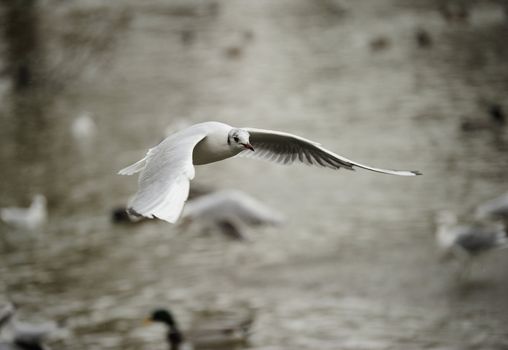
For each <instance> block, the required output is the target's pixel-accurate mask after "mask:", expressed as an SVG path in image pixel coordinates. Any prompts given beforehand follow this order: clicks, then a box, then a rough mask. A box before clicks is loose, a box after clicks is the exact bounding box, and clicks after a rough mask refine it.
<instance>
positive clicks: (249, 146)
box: [242, 143, 254, 152]
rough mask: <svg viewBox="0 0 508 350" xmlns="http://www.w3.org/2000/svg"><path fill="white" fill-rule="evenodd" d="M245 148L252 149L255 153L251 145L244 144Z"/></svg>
mask: <svg viewBox="0 0 508 350" xmlns="http://www.w3.org/2000/svg"><path fill="white" fill-rule="evenodd" d="M242 145H243V147H245V148H247V149H250V150H251V151H252V152H254V147H252V145H251V144H250V143H242Z"/></svg>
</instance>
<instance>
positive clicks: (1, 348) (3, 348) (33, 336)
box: [0, 304, 58, 350]
mask: <svg viewBox="0 0 508 350" xmlns="http://www.w3.org/2000/svg"><path fill="white" fill-rule="evenodd" d="M6 309H7V313H6V315H7V317H6V318H5V322H4V324H2V325H1V326H2V327H1V328H0V330H1V331H2V338H3V339H5V340H7V341H6V342H2V343H0V350H45V349H48V347H47V346H45V345H44V344H43V343H44V341H45V340H46V339H47V338H48V337H50V336H51V335H52V334H55V333H56V332H57V331H58V327H57V325H56V324H55V323H54V322H44V323H40V324H32V323H26V322H20V321H18V320H17V318H16V316H15V315H14V313H15V311H16V310H15V308H14V306H13V305H12V304H7V306H6ZM0 310H2V309H0ZM0 315H1V311H0ZM0 319H1V317H0Z"/></svg>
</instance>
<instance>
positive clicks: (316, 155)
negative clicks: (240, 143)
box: [239, 128, 421, 176]
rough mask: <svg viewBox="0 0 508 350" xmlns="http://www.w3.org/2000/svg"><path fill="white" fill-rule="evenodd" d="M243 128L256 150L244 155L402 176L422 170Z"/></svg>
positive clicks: (286, 135) (277, 133) (299, 138)
mask: <svg viewBox="0 0 508 350" xmlns="http://www.w3.org/2000/svg"><path fill="white" fill-rule="evenodd" d="M243 129H244V130H246V131H248V132H249V134H250V143H251V145H252V146H253V147H254V152H252V151H250V150H245V151H242V152H241V153H240V154H239V155H240V156H242V157H250V158H258V159H265V160H269V161H273V162H277V163H281V164H292V163H294V162H295V161H298V162H301V163H305V164H309V165H318V166H322V167H327V168H331V169H340V168H345V169H348V170H354V167H359V168H363V169H367V170H371V171H375V172H378V173H384V174H392V175H400V176H415V175H421V173H420V172H419V171H407V170H387V169H379V168H373V167H370V166H367V165H363V164H360V163H357V162H355V161H352V160H350V159H347V158H345V157H342V156H339V155H337V154H335V153H333V152H331V151H328V150H327V149H325V148H323V147H321V145H319V144H318V143H316V142H313V141H310V140H307V139H304V138H303V137H299V136H296V135H292V134H288V133H284V132H279V131H272V130H262V129H254V128H243Z"/></svg>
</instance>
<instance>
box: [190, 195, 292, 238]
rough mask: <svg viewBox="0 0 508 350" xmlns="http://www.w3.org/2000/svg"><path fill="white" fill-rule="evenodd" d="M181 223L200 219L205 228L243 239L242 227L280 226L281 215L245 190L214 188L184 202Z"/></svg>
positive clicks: (282, 219)
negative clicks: (217, 229)
mask: <svg viewBox="0 0 508 350" xmlns="http://www.w3.org/2000/svg"><path fill="white" fill-rule="evenodd" d="M181 219H182V221H183V222H184V223H186V222H188V223H192V222H195V221H197V222H201V223H203V224H204V226H205V227H210V226H215V227H217V228H219V229H220V230H221V231H222V232H223V233H224V234H226V235H227V236H229V237H231V238H235V239H240V240H243V239H245V234H244V233H243V232H242V231H243V230H242V228H243V227H245V226H263V225H274V226H275V225H280V224H282V223H283V221H284V218H283V216H282V215H281V214H279V213H278V212H277V211H276V210H274V209H272V208H268V207H267V206H266V205H264V204H263V203H261V202H259V201H258V200H256V199H255V198H253V197H251V196H249V195H248V194H246V193H243V192H241V191H236V190H221V191H216V192H213V193H210V194H207V195H204V196H201V197H199V198H196V199H192V200H190V201H189V202H187V204H186V205H185V207H184V209H183V213H182V218H181Z"/></svg>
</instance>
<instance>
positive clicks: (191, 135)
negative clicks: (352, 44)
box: [119, 122, 420, 223]
mask: <svg viewBox="0 0 508 350" xmlns="http://www.w3.org/2000/svg"><path fill="white" fill-rule="evenodd" d="M236 155H240V156H248V157H251V158H262V159H266V160H270V161H274V162H277V163H282V164H292V163H294V162H295V161H298V162H301V163H306V164H309V165H318V166H322V167H327V168H331V169H340V168H345V169H348V170H353V168H354V167H359V168H363V169H367V170H371V171H376V172H379V173H385V174H392V175H401V176H414V175H420V172H418V171H399V170H385V169H378V168H373V167H370V166H367V165H363V164H360V163H357V162H354V161H352V160H349V159H347V158H344V157H342V156H339V155H337V154H335V153H333V152H330V151H328V150H326V149H325V148H323V147H321V146H320V145H319V144H318V143H316V142H314V141H310V140H307V139H304V138H302V137H299V136H296V135H291V134H288V133H284V132H279V131H273V130H262V129H254V128H234V127H231V126H229V125H227V124H224V123H219V122H205V123H200V124H195V125H192V126H190V127H188V128H186V129H184V130H181V131H178V132H176V133H174V134H173V135H170V136H168V137H167V138H166V139H164V140H163V141H162V142H161V143H159V144H158V145H157V146H155V147H153V148H150V149H149V150H148V152H147V154H146V156H145V157H144V158H143V159H141V160H140V161H138V162H137V163H134V164H132V165H130V166H128V167H126V168H124V169H122V170H120V171H119V174H120V175H132V174H135V173H138V172H141V174H140V175H139V181H138V182H139V189H138V192H137V193H136V195H135V196H134V199H133V200H132V202H131V203H130V210H131V211H133V212H134V213H137V214H138V215H141V216H145V217H148V218H159V219H162V220H165V221H168V222H171V223H174V222H176V221H177V220H178V218H179V216H180V213H181V212H182V209H183V205H184V203H185V201H186V199H187V196H188V193H189V182H190V180H192V179H193V178H194V165H203V164H209V163H213V162H217V161H219V160H223V159H227V158H230V157H234V156H236Z"/></svg>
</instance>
